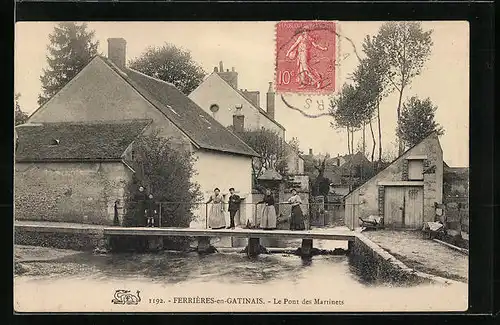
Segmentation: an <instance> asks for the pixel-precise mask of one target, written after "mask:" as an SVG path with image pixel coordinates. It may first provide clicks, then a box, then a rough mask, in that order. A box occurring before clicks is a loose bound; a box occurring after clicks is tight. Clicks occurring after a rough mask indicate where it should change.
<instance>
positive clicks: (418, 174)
mask: <svg viewBox="0 0 500 325" xmlns="http://www.w3.org/2000/svg"><path fill="white" fill-rule="evenodd" d="M423 179H424V162H423V160H420V159H418V160H417V159H415V160H409V161H408V180H410V181H421V180H423Z"/></svg>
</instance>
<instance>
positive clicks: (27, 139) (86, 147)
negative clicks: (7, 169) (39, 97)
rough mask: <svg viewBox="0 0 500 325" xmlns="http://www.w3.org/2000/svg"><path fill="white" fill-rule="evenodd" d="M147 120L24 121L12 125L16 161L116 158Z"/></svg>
mask: <svg viewBox="0 0 500 325" xmlns="http://www.w3.org/2000/svg"><path fill="white" fill-rule="evenodd" d="M150 123H151V120H123V121H117V122H109V121H106V122H52V123H36V124H35V123H33V124H31V123H28V124H22V125H19V126H17V127H16V131H17V134H18V136H19V146H18V148H17V151H16V154H15V158H16V161H18V162H23V161H24V162H36V161H102V160H112V161H119V160H121V159H122V155H123V154H124V152H125V150H126V149H127V147H128V146H129V145H130V144H131V143H132V142H133V141H134V140H135V139H136V138H137V137H138V136H139V135H140V134H142V132H143V131H144V129H145V128H146V127H147V126H148V125H149V124H150Z"/></svg>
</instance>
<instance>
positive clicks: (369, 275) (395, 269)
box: [349, 234, 456, 285]
mask: <svg viewBox="0 0 500 325" xmlns="http://www.w3.org/2000/svg"><path fill="white" fill-rule="evenodd" d="M349 262H350V263H351V264H352V265H353V266H354V267H355V269H356V273H358V275H359V276H360V277H361V278H364V279H363V280H365V281H367V282H373V281H376V282H379V283H383V282H390V283H395V284H407V285H412V284H419V283H439V284H451V283H456V281H454V280H449V279H445V278H441V277H438V276H434V275H430V274H426V273H422V272H418V271H415V270H414V269H411V268H409V267H408V266H406V265H405V264H404V263H403V262H401V261H399V260H398V259H396V258H395V257H394V256H392V255H391V254H389V253H388V252H386V251H385V250H384V249H382V248H381V247H380V246H378V245H377V244H375V243H374V242H372V241H371V240H369V239H368V238H366V237H365V236H363V235H362V234H356V238H355V240H354V242H352V244H351V247H350V251H349Z"/></svg>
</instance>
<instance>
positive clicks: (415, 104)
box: [397, 96, 444, 147]
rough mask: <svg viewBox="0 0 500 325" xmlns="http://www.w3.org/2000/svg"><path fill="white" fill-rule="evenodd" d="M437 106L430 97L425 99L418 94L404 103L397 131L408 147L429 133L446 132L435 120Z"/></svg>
mask: <svg viewBox="0 0 500 325" xmlns="http://www.w3.org/2000/svg"><path fill="white" fill-rule="evenodd" d="M436 110H437V106H434V105H433V104H432V102H431V100H430V99H429V98H426V99H424V100H421V99H419V98H418V97H416V96H413V97H411V98H410V99H409V100H408V101H407V102H406V103H404V104H403V109H402V111H401V117H400V119H399V121H398V128H397V132H398V133H399V134H400V135H401V139H402V140H403V141H404V143H405V144H406V146H407V147H412V146H414V145H415V144H417V143H419V142H420V141H421V140H423V139H424V138H425V137H426V136H427V135H428V134H429V133H431V132H433V131H436V132H437V133H438V134H439V135H442V134H443V133H444V129H443V127H441V126H440V125H439V123H437V122H436V121H435V113H436Z"/></svg>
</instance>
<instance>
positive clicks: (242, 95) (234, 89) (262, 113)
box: [212, 72, 286, 131]
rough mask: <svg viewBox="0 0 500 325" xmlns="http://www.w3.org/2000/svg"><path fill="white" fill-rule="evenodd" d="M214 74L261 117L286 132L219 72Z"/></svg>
mask: <svg viewBox="0 0 500 325" xmlns="http://www.w3.org/2000/svg"><path fill="white" fill-rule="evenodd" d="M212 74H215V75H217V77H218V78H220V79H221V80H222V81H223V82H224V83H225V84H227V86H228V87H229V88H231V89H232V90H233V91H235V92H236V93H237V94H239V95H240V96H241V97H243V99H244V100H245V101H246V102H247V103H248V104H249V105H250V106H251V107H253V108H255V109H256V110H257V111H258V112H259V113H260V114H261V115H263V116H264V117H265V118H267V119H268V120H269V121H271V122H273V123H274V124H276V125H277V126H278V127H279V128H280V129H282V130H283V131H285V130H286V129H285V127H284V126H283V125H281V124H279V123H278V122H277V121H276V120H275V119H273V118H271V117H270V116H269V115H268V114H267V111H265V110H264V109H263V108H261V107H258V106H256V105H255V104H254V103H253V102H252V101H251V100H250V99H249V98H248V97H247V96H246V95H245V94H244V93H243V92H242V91H240V90H238V89H236V88H234V87H233V86H231V85H230V84H229V82H227V81H226V80H225V79H224V78H222V77H221V76H219V74H218V73H217V72H212Z"/></svg>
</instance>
